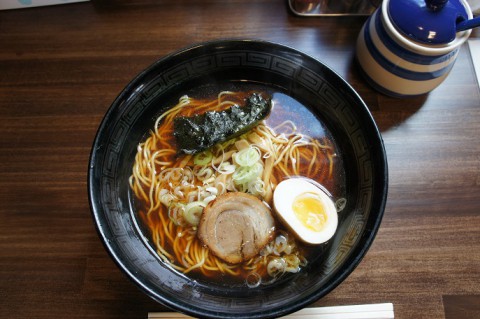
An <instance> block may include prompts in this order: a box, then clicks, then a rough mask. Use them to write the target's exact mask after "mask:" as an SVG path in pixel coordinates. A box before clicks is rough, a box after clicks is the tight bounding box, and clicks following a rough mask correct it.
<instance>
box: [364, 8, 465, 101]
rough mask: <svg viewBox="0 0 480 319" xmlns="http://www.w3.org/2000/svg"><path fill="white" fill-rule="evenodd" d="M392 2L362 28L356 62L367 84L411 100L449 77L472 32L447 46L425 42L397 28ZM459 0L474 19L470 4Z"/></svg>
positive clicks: (374, 14)
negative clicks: (461, 49) (391, 7)
mask: <svg viewBox="0 0 480 319" xmlns="http://www.w3.org/2000/svg"><path fill="white" fill-rule="evenodd" d="M390 1H391V0H384V1H383V3H382V6H381V7H379V8H378V9H377V10H376V11H375V12H374V13H373V14H372V15H371V16H370V17H369V19H368V20H367V22H366V23H365V25H364V26H363V28H362V30H361V32H360V34H359V36H358V40H357V48H356V59H357V61H358V63H359V65H360V67H361V70H362V73H363V75H364V76H365V78H366V79H367V81H368V82H369V83H370V84H371V85H372V86H373V87H374V88H375V89H377V90H378V91H380V92H382V93H384V94H387V95H390V96H394V97H409V96H417V95H421V94H425V93H428V92H430V91H431V90H433V89H434V88H436V87H437V86H438V85H440V83H442V81H443V80H444V79H445V78H446V77H447V75H448V73H449V72H450V70H451V68H452V67H453V64H454V63H455V59H456V57H457V54H458V51H459V48H460V46H461V45H462V43H464V42H465V41H466V40H467V38H468V37H469V35H470V33H471V30H467V31H463V32H459V33H457V34H456V37H455V38H454V39H453V40H452V41H450V42H448V43H444V44H442V43H440V44H432V43H422V42H420V41H417V40H414V39H412V38H410V37H408V36H406V35H405V34H404V33H402V32H400V31H399V30H398V29H397V28H396V27H395V25H394V23H392V21H391V19H390V15H389V12H388V10H389V2H390ZM459 1H460V2H461V3H462V4H463V5H464V6H465V10H466V13H467V15H468V17H469V19H471V18H472V12H471V10H470V7H469V6H468V3H467V2H466V1H465V0H459ZM407 16H408V15H407ZM411 23H412V24H413V23H415V21H411Z"/></svg>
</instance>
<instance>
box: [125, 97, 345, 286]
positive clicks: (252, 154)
mask: <svg viewBox="0 0 480 319" xmlns="http://www.w3.org/2000/svg"><path fill="white" fill-rule="evenodd" d="M256 92H258V90H257V91H256ZM251 94H252V92H251V91H248V90H245V91H236V92H230V91H222V92H220V93H218V95H215V96H213V97H210V98H194V97H192V96H186V95H185V96H182V97H181V98H180V99H179V101H178V103H177V104H176V105H175V106H174V107H172V108H171V109H169V110H168V111H166V112H165V113H163V114H162V115H161V116H160V117H159V118H158V119H157V120H156V122H155V125H154V127H153V129H152V131H151V132H150V134H149V135H148V137H147V138H146V140H145V141H144V142H142V143H140V144H139V145H138V149H137V154H136V157H135V163H134V167H133V173H132V176H131V177H130V180H129V182H130V187H131V189H132V191H133V193H134V195H135V199H136V201H135V205H136V210H137V213H138V216H139V218H140V219H141V221H142V224H143V225H144V226H145V228H146V229H148V231H149V237H150V240H151V242H152V243H153V245H154V248H155V249H156V251H157V253H158V255H159V257H160V258H161V259H162V260H163V261H164V262H165V263H167V264H168V265H170V266H171V267H172V268H174V269H176V270H177V271H179V272H182V273H184V274H186V275H188V276H190V277H192V278H195V279H198V280H204V281H209V282H211V281H214V282H220V283H228V284H240V285H247V286H248V287H256V286H258V285H261V284H269V283H273V282H275V281H276V280H278V279H279V278H281V277H282V276H283V275H284V274H287V273H297V272H299V271H301V269H302V268H304V267H305V266H306V265H307V264H308V262H309V261H310V259H312V258H315V257H314V256H316V255H318V254H319V252H321V250H322V247H319V246H312V245H306V244H304V243H302V242H301V241H299V240H298V239H297V238H296V237H295V234H294V233H293V232H291V231H290V230H289V228H288V227H285V226H284V225H283V224H282V222H281V221H280V220H279V219H278V218H277V216H276V214H275V212H273V207H274V205H273V194H274V191H275V188H276V186H277V185H278V184H279V183H280V182H281V181H283V180H285V179H287V178H291V177H298V176H301V177H304V178H307V179H309V180H312V181H314V182H316V183H319V184H321V185H323V187H325V188H326V189H327V190H328V191H329V192H330V193H331V194H332V196H333V197H334V198H336V199H338V198H341V197H343V183H344V182H343V167H342V163H341V158H340V156H339V153H338V150H337V148H336V146H335V143H334V141H333V139H332V137H331V135H329V134H328V131H327V130H326V129H325V128H324V127H323V126H322V125H321V124H320V122H319V120H318V119H316V118H315V117H314V116H312V115H311V114H310V115H309V116H308V120H307V119H306V118H304V116H305V115H306V114H303V113H302V112H307V113H308V112H309V111H308V109H306V108H305V107H303V106H302V105H300V104H298V102H296V101H295V100H293V99H291V98H289V97H287V96H285V95H283V94H281V93H274V94H268V93H266V92H261V95H264V96H271V97H272V100H273V104H274V106H273V110H272V111H271V114H270V115H269V116H268V117H267V118H266V119H265V120H262V121H260V122H259V123H258V124H256V125H255V126H254V127H253V128H251V129H250V130H249V131H247V132H245V133H243V134H242V135H240V136H237V137H234V138H230V139H227V140H225V141H222V142H220V143H217V144H215V145H213V146H212V147H210V148H209V149H207V150H205V151H202V152H200V153H197V154H183V153H179V152H178V150H177V146H176V142H175V138H174V127H173V122H174V121H173V119H174V118H176V117H179V116H192V115H195V114H203V113H205V112H207V111H223V110H226V109H228V108H230V107H232V106H234V105H243V104H244V102H245V99H246V98H247V97H248V96H250V95H251ZM300 110H301V111H300ZM299 111H300V112H299ZM308 121H314V123H311V122H308ZM233 192H242V193H247V194H249V195H248V196H255V197H256V198H258V199H259V200H260V201H261V202H263V203H264V204H265V205H266V206H267V207H268V209H271V210H272V216H273V218H274V225H275V227H274V228H273V229H271V231H272V233H271V236H270V238H269V239H268V242H267V244H265V245H264V244H262V245H263V246H262V247H260V248H259V251H258V253H256V254H255V255H254V256H253V257H249V258H248V260H242V261H241V262H236V263H231V262H227V261H225V260H224V258H220V257H219V256H218V254H217V255H216V254H215V253H213V252H212V251H211V250H210V249H209V248H208V247H207V245H206V244H205V243H204V242H203V241H202V240H200V239H199V236H198V234H197V233H198V230H199V223H200V219H201V217H202V214H203V212H204V210H205V208H206V207H207V206H208V205H210V206H212V205H215V201H216V199H217V198H220V197H221V196H225V195H226V194H230V193H233ZM230 195H232V194H230Z"/></svg>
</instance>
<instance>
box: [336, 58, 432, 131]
mask: <svg viewBox="0 0 480 319" xmlns="http://www.w3.org/2000/svg"><path fill="white" fill-rule="evenodd" d="M349 69H350V70H351V71H350V72H349V74H348V75H347V78H346V80H347V81H348V82H349V83H350V85H351V86H352V87H353V88H354V89H355V90H356V91H357V93H358V94H359V95H360V97H361V98H362V99H363V101H364V102H365V104H366V105H367V107H368V109H369V110H370V112H371V113H372V115H373V117H374V119H375V122H376V123H377V126H378V129H379V130H380V132H385V131H388V130H389V129H391V128H393V127H397V126H399V125H400V124H402V123H403V122H405V121H407V120H408V118H410V117H411V116H413V115H414V114H415V113H417V112H418V111H419V110H420V109H421V108H422V106H423V105H424V104H425V102H426V101H427V99H428V94H422V95H419V96H414V97H409V98H396V97H391V96H387V95H385V94H383V93H380V92H378V91H376V90H375V89H374V88H373V87H372V86H370V84H368V83H367V81H366V80H365V78H364V77H363V75H362V74H361V70H360V66H359V65H358V62H357V61H356V60H355V58H352V59H351V60H350V66H349Z"/></svg>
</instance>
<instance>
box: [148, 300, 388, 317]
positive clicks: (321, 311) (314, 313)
mask: <svg viewBox="0 0 480 319" xmlns="http://www.w3.org/2000/svg"><path fill="white" fill-rule="evenodd" d="M184 318H192V317H189V316H187V315H184V314H181V313H178V312H150V313H148V319H184ZM282 318H284V319H393V318H394V313H393V304H392V303H378V304H368V305H352V306H334V307H316V308H304V309H302V310H299V311H297V312H295V313H292V314H290V315H288V316H285V317H282Z"/></svg>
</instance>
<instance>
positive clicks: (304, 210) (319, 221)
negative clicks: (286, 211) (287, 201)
mask: <svg viewBox="0 0 480 319" xmlns="http://www.w3.org/2000/svg"><path fill="white" fill-rule="evenodd" d="M292 210H293V212H294V213H295V217H297V219H298V220H299V221H300V222H301V223H302V224H303V226H305V227H306V228H307V229H310V230H312V231H315V232H320V231H322V229H323V227H324V226H325V224H326V222H327V212H326V209H325V206H324V205H323V203H322V201H321V200H320V199H319V198H318V196H317V195H315V194H314V193H303V194H300V195H298V196H297V197H295V199H294V200H293V203H292Z"/></svg>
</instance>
